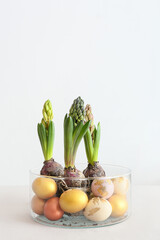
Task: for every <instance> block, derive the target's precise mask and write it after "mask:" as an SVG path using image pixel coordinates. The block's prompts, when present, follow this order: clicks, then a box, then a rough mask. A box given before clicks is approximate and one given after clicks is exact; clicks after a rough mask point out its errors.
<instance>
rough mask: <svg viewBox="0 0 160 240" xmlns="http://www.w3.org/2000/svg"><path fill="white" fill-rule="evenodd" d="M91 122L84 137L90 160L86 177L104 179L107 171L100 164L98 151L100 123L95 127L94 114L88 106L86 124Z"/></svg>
mask: <svg viewBox="0 0 160 240" xmlns="http://www.w3.org/2000/svg"><path fill="white" fill-rule="evenodd" d="M88 121H91V125H90V128H89V129H88V130H87V131H86V134H85V135H84V143H85V150H86V155H87V159H88V166H87V168H86V169H85V170H84V171H83V174H84V175H85V177H103V176H105V171H104V170H103V168H102V167H101V166H100V164H99V162H98V151H99V143H100V131H101V128H100V123H98V125H97V128H96V127H95V125H94V118H93V114H92V109H91V106H90V105H89V104H88V105H86V108H85V122H88Z"/></svg>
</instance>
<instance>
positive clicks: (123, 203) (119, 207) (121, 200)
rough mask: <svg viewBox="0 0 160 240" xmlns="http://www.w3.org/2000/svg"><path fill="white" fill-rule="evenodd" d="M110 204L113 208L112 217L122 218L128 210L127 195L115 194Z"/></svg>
mask: <svg viewBox="0 0 160 240" xmlns="http://www.w3.org/2000/svg"><path fill="white" fill-rule="evenodd" d="M109 202H110V204H111V206H112V214H111V216H112V217H121V216H123V215H124V214H125V213H126V212H127V210H128V202H127V199H126V196H125V195H120V194H114V195H113V196H112V197H111V198H110V199H109Z"/></svg>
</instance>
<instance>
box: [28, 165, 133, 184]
mask: <svg viewBox="0 0 160 240" xmlns="http://www.w3.org/2000/svg"><path fill="white" fill-rule="evenodd" d="M103 165H104V166H110V167H115V168H116V167H117V168H121V169H124V170H126V171H127V172H126V173H123V174H115V175H113V176H105V177H84V178H80V177H63V176H61V177H57V176H47V175H41V174H39V173H36V171H37V170H36V169H29V173H30V174H32V175H35V176H37V177H48V178H53V179H55V180H75V181H77V180H81V181H87V180H94V179H99V180H100V179H113V178H118V177H125V176H129V175H131V173H132V170H131V169H130V168H128V167H124V166H121V165H114V164H103Z"/></svg>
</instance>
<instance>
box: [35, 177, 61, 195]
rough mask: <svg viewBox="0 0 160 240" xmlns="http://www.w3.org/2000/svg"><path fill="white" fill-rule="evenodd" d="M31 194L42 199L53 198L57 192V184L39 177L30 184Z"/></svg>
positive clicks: (49, 179)
mask: <svg viewBox="0 0 160 240" xmlns="http://www.w3.org/2000/svg"><path fill="white" fill-rule="evenodd" d="M32 189H33V192H34V193H35V194H36V195H37V196H38V197H39V198H42V199H48V198H51V197H53V196H54V195H55V194H56V192H57V184H56V182H55V181H54V180H53V179H51V178H45V177H39V178H36V179H35V180H34V182H33V183H32Z"/></svg>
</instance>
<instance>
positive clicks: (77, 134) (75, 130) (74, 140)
mask: <svg viewBox="0 0 160 240" xmlns="http://www.w3.org/2000/svg"><path fill="white" fill-rule="evenodd" d="M82 127H83V122H82V121H81V122H80V123H79V124H78V125H77V126H76V127H75V128H74V131H73V136H72V143H73V146H74V144H75V142H76V140H77V138H78V136H79V134H80V132H81V130H82Z"/></svg>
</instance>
